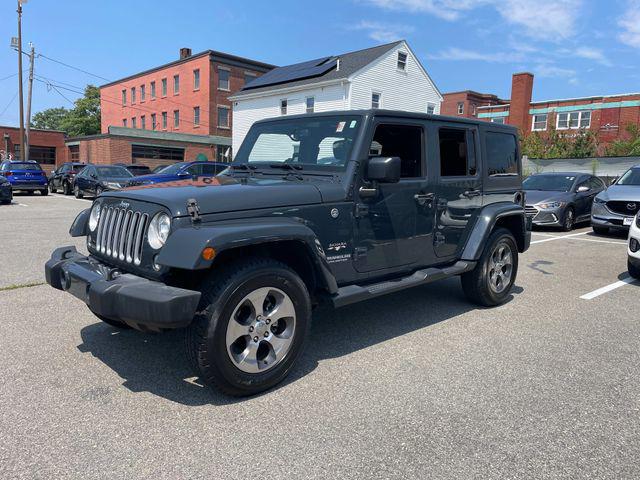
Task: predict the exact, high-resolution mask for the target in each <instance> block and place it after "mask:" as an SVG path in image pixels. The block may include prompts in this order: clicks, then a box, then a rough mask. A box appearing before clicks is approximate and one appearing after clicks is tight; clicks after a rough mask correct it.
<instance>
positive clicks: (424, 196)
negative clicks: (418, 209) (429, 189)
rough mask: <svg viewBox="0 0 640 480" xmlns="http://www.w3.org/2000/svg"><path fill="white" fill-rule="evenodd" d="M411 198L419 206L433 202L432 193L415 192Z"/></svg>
mask: <svg viewBox="0 0 640 480" xmlns="http://www.w3.org/2000/svg"><path fill="white" fill-rule="evenodd" d="M413 198H414V199H415V201H416V202H417V203H418V205H420V206H424V205H427V204H431V203H432V202H433V198H434V194H433V193H416V194H415V195H414V196H413Z"/></svg>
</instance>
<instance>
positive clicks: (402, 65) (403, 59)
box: [398, 52, 407, 71]
mask: <svg viewBox="0 0 640 480" xmlns="http://www.w3.org/2000/svg"><path fill="white" fill-rule="evenodd" d="M406 69H407V54H406V53H404V52H398V70H402V71H405V70H406Z"/></svg>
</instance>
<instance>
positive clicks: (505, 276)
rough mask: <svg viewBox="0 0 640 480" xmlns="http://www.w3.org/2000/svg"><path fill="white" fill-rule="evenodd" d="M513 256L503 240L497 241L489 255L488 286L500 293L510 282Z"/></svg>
mask: <svg viewBox="0 0 640 480" xmlns="http://www.w3.org/2000/svg"><path fill="white" fill-rule="evenodd" d="M512 274H513V256H512V254H511V248H509V245H508V244H507V243H506V242H505V241H501V242H499V243H498V244H497V245H496V247H495V248H494V250H493V252H492V253H491V256H490V257H489V288H491V290H492V291H493V292H495V293H502V292H504V291H505V289H506V288H508V287H509V285H510V284H511V276H512Z"/></svg>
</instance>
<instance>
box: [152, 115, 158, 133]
mask: <svg viewBox="0 0 640 480" xmlns="http://www.w3.org/2000/svg"><path fill="white" fill-rule="evenodd" d="M157 126H158V124H157V122H156V114H155V113H152V114H151V130H155V129H156V127H157Z"/></svg>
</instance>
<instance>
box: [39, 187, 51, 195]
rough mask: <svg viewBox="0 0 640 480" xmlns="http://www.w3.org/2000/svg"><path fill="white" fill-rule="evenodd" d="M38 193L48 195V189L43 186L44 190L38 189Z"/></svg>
mask: <svg viewBox="0 0 640 480" xmlns="http://www.w3.org/2000/svg"><path fill="white" fill-rule="evenodd" d="M40 195H42V196H43V197H46V196H47V195H49V189H48V188H45V189H44V190H40Z"/></svg>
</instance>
